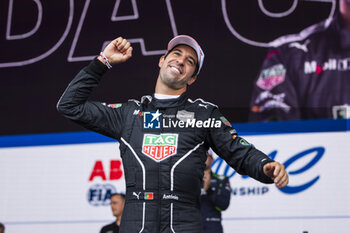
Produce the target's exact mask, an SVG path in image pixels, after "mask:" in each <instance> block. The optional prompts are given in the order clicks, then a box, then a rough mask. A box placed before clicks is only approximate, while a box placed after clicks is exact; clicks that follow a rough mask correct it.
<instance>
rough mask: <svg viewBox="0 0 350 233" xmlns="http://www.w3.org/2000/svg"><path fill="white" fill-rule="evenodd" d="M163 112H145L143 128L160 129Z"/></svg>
mask: <svg viewBox="0 0 350 233" xmlns="http://www.w3.org/2000/svg"><path fill="white" fill-rule="evenodd" d="M161 115H162V114H161V113H159V110H157V111H156V112H144V113H143V128H144V129H160V122H161Z"/></svg>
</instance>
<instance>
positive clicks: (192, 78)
mask: <svg viewBox="0 0 350 233" xmlns="http://www.w3.org/2000/svg"><path fill="white" fill-rule="evenodd" d="M196 79H197V76H193V77H191V78H190V80H188V81H187V85H191V84H192V83H194V82H195V81H196Z"/></svg>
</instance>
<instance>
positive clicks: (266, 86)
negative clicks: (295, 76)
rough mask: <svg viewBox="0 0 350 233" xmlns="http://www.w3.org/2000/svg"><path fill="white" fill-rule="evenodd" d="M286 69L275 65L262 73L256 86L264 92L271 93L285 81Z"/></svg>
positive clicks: (280, 65)
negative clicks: (270, 91)
mask: <svg viewBox="0 0 350 233" xmlns="http://www.w3.org/2000/svg"><path fill="white" fill-rule="evenodd" d="M285 75H286V69H285V68H284V66H283V65H282V64H277V65H274V66H272V67H270V68H267V69H264V70H262V71H261V73H260V76H259V78H258V81H257V82H256V85H257V86H258V87H260V88H261V89H263V90H266V91H269V90H271V89H272V88H274V87H275V86H277V85H279V84H281V83H283V82H284V80H285Z"/></svg>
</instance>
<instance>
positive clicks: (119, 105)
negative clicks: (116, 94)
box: [107, 104, 122, 108]
mask: <svg viewBox="0 0 350 233" xmlns="http://www.w3.org/2000/svg"><path fill="white" fill-rule="evenodd" d="M107 106H108V107H110V108H120V107H121V106H122V104H108V105H107Z"/></svg>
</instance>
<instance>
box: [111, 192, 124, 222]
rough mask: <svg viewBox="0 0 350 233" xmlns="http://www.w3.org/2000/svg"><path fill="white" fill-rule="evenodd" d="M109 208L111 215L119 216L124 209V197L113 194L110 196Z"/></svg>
mask: <svg viewBox="0 0 350 233" xmlns="http://www.w3.org/2000/svg"><path fill="white" fill-rule="evenodd" d="M111 208H112V213H113V216H115V217H120V216H121V215H122V213H123V210H124V198H123V197H122V196H120V195H114V196H113V197H112V198H111Z"/></svg>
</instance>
